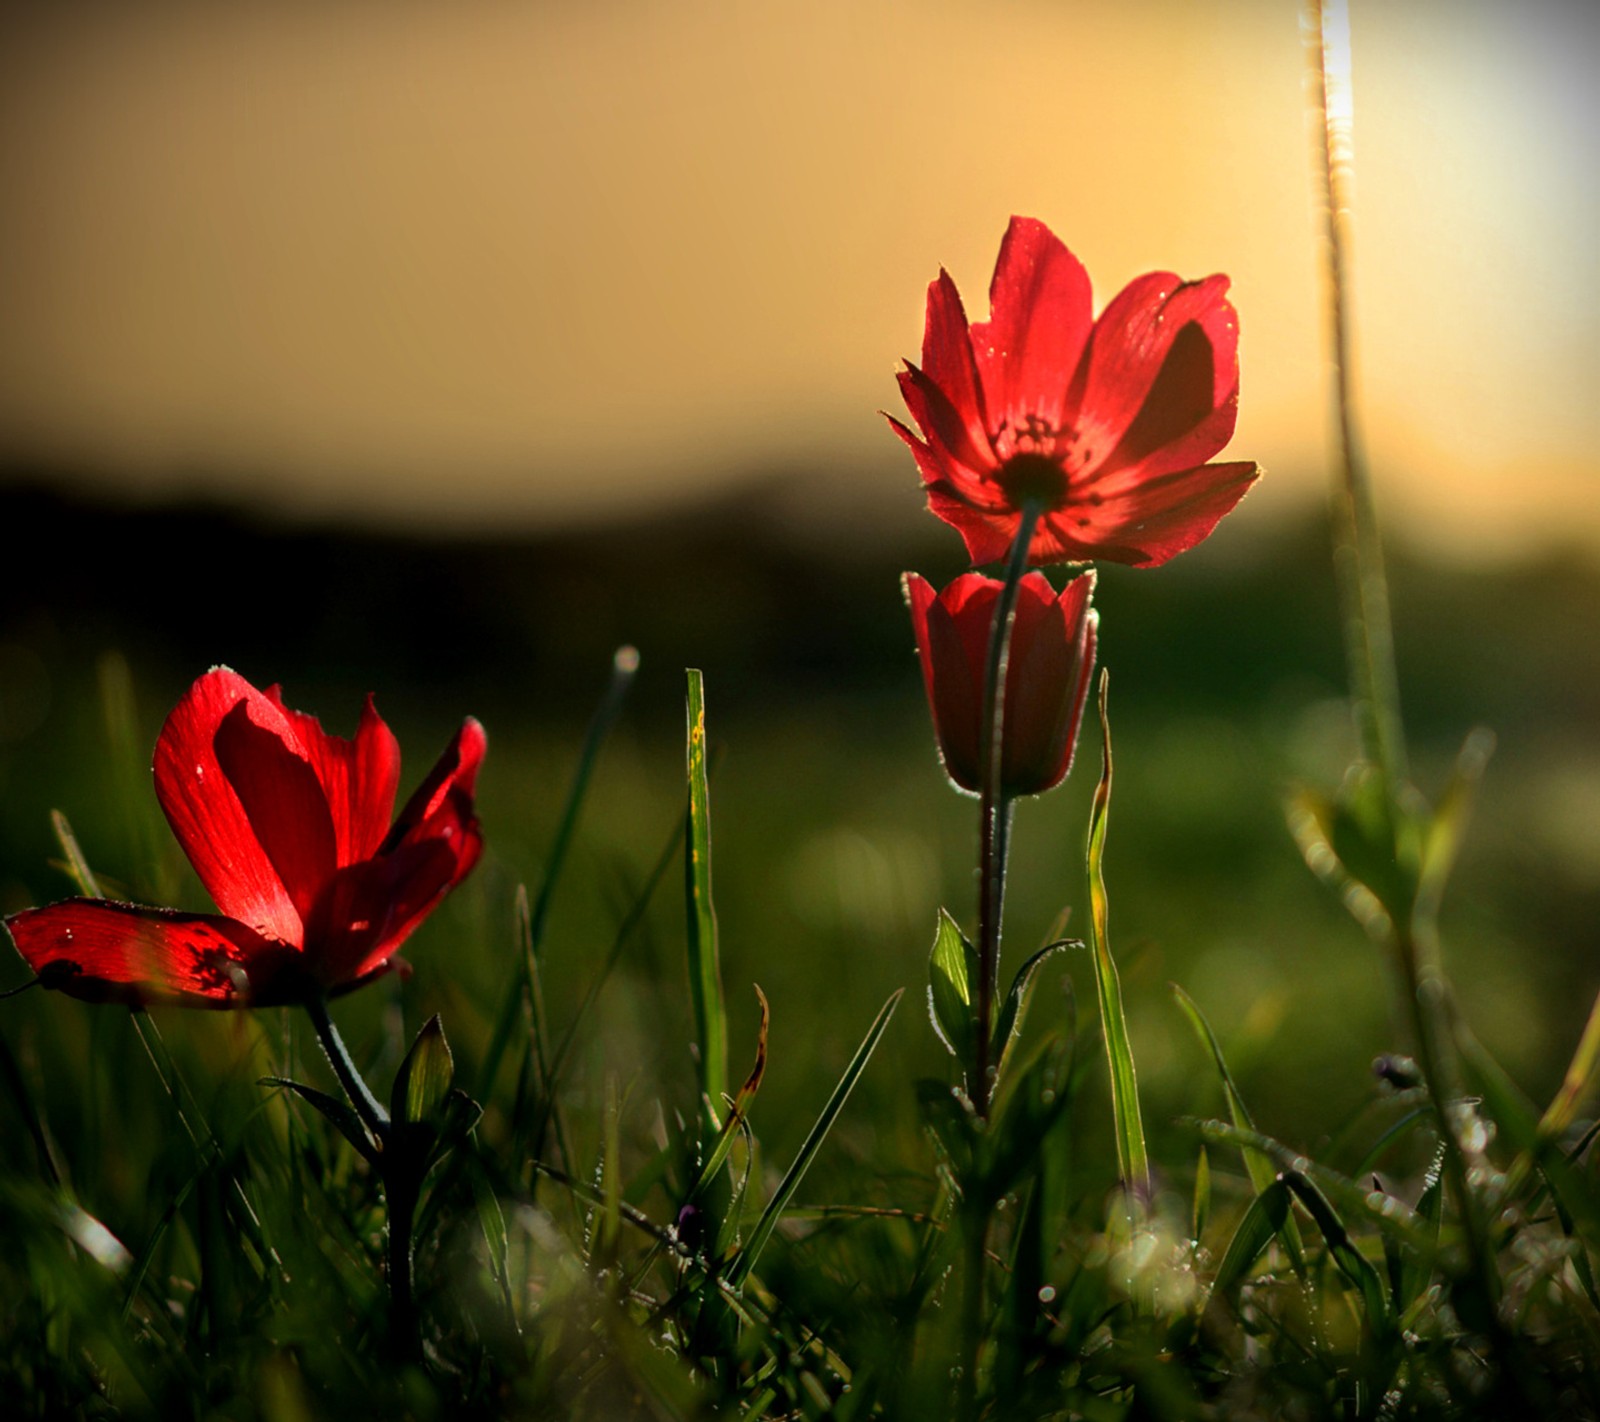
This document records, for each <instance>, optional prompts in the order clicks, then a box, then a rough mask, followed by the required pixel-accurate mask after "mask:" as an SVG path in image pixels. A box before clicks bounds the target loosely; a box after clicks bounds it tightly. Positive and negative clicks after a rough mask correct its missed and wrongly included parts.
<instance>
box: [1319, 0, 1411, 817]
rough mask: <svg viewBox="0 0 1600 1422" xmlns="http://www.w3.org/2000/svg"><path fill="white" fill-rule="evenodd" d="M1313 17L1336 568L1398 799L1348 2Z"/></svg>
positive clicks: (1377, 758) (1398, 750)
mask: <svg viewBox="0 0 1600 1422" xmlns="http://www.w3.org/2000/svg"><path fill="white" fill-rule="evenodd" d="M1306 13H1307V18H1308V20H1309V22H1310V23H1309V24H1308V25H1307V27H1306V28H1307V31H1308V34H1309V37H1310V49H1311V62H1312V70H1313V79H1314V81H1315V92H1316V96H1317V103H1318V109H1319V114H1318V116H1319V118H1320V120H1321V123H1320V125H1319V127H1320V137H1321V154H1320V156H1321V159H1322V162H1321V165H1320V168H1321V172H1320V176H1321V178H1322V182H1323V199H1324V216H1325V218H1326V224H1327V225H1326V232H1325V236H1326V239H1327V249H1326V250H1327V273H1328V291H1327V302H1328V326H1329V331H1328V339H1329V346H1330V350H1329V357H1330V361H1331V364H1332V367H1333V379H1334V400H1333V405H1334V411H1333V413H1334V432H1335V447H1336V478H1335V481H1334V488H1333V518H1334V529H1335V548H1334V560H1333V562H1334V570H1335V574H1336V576H1337V578H1338V584H1339V602H1340V615H1341V620H1342V622H1343V624H1344V640H1345V653H1346V656H1347V658H1348V660H1349V665H1350V678H1351V682H1352V690H1353V692H1354V697H1355V710H1356V721H1357V726H1358V729H1359V731H1360V734H1361V749H1362V754H1363V755H1364V756H1365V757H1366V758H1367V760H1368V761H1369V762H1371V763H1372V764H1373V765H1376V766H1377V767H1378V768H1379V770H1380V772H1381V773H1382V775H1383V780H1384V785H1385V788H1386V789H1387V791H1388V793H1389V795H1390V797H1393V796H1394V795H1395V794H1396V792H1397V791H1398V790H1399V788H1400V786H1401V784H1402V783H1403V782H1404V780H1405V777H1406V774H1407V771H1406V745H1405V732H1404V729H1403V727H1402V725H1401V721H1400V690H1399V680H1398V677H1397V676H1396V673H1395V659H1394V629H1393V625H1392V621H1391V618H1390V615H1389V584H1388V578H1387V576H1386V574H1385V572H1384V566H1383V547H1382V544H1381V543H1380V542H1379V537H1378V517H1377V510H1376V508H1375V506H1374V504H1373V499H1372V481H1371V479H1370V477H1369V476H1368V473H1367V467H1366V460H1365V457H1364V456H1363V453H1362V449H1361V442H1360V438H1359V433H1358V430H1357V427H1356V418H1355V408H1354V407H1355V397H1354V392H1353V389H1352V383H1351V368H1352V346H1353V342H1352V338H1351V329H1350V277H1349V253H1348V246H1349V226H1350V175H1351V169H1352V166H1353V158H1352V148H1351V111H1352V108H1351V97H1350V69H1349V64H1350V35H1349V16H1348V12H1347V10H1346V8H1345V5H1344V3H1343V0H1307V7H1306Z"/></svg>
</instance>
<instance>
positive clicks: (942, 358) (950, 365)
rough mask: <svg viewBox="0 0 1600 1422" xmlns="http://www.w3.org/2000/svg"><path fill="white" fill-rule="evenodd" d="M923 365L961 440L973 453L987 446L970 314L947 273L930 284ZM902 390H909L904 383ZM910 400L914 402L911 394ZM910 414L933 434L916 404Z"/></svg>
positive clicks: (953, 448) (952, 445) (953, 445)
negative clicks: (957, 427) (944, 400)
mask: <svg viewBox="0 0 1600 1422" xmlns="http://www.w3.org/2000/svg"><path fill="white" fill-rule="evenodd" d="M907 364H909V362H907ZM922 368H923V370H924V371H925V372H926V373H927V379H928V380H929V381H930V382H931V383H932V384H933V385H934V386H936V387H937V388H938V389H939V390H940V391H941V392H942V393H943V394H944V397H945V399H946V401H947V402H948V404H949V407H950V410H951V413H952V415H953V416H954V418H955V420H956V422H958V423H959V425H960V427H961V429H962V431H963V433H964V436H965V439H964V441H963V442H964V443H966V444H968V445H970V446H971V447H972V448H973V450H975V451H977V450H986V449H988V448H989V422H988V417H987V415H986V414H985V412H984V404H983V389H982V386H981V385H980V384H979V381H978V367H977V365H976V364H975V363H974V361H973V356H972V341H971V339H970V338H969V336H968V332H967V313H966V312H965V311H964V310H963V309H962V306H961V294H960V293H959V292H958V291H957V290H956V284H955V283H954V282H953V281H951V280H950V274H949V273H948V272H946V271H941V272H940V273H939V279H938V281H936V282H933V283H932V284H931V285H930V286H929V287H928V314H927V320H926V322H925V324H924V325H923V328H922ZM901 388H902V389H904V388H905V386H904V382H902V384H901ZM906 404H907V405H911V400H910V398H909V397H908V398H907V400H906ZM911 413H912V414H913V415H915V416H916V419H917V423H918V424H920V425H922V430H923V433H924V434H927V435H929V436H930V437H931V436H932V433H933V431H932V430H931V429H930V428H929V427H928V425H927V424H926V423H925V422H924V421H923V419H922V416H921V415H918V414H917V411H916V408H915V406H912V410H911ZM947 443H948V447H949V448H950V450H951V452H952V453H956V454H958V457H963V458H964V457H965V456H963V455H959V452H958V445H957V444H956V443H953V442H947ZM989 462H991V463H992V462H993V461H992V460H990V461H989Z"/></svg>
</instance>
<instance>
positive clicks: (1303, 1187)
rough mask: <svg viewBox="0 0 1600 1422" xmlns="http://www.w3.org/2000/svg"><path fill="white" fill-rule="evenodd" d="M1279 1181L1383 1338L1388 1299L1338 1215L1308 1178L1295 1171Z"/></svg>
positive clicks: (1389, 1319) (1388, 1325)
mask: <svg viewBox="0 0 1600 1422" xmlns="http://www.w3.org/2000/svg"><path fill="white" fill-rule="evenodd" d="M1283 1180H1284V1183H1285V1184H1286V1185H1287V1186H1288V1187H1289V1188H1290V1190H1292V1191H1293V1192H1294V1195H1295V1198H1296V1199H1298V1200H1299V1201H1300V1203H1301V1204H1302V1205H1304V1206H1305V1207H1306V1211H1307V1213H1308V1214H1310V1216H1311V1218H1312V1219H1313V1220H1315V1221H1316V1225H1317V1228H1318V1229H1319V1230H1321V1231H1322V1237H1323V1239H1324V1240H1326V1241H1327V1244H1328V1250H1329V1252H1330V1253H1331V1254H1332V1255H1333V1262H1334V1263H1335V1264H1337V1265H1338V1266H1339V1272H1340V1273H1342V1274H1343V1275H1344V1276H1345V1278H1347V1279H1348V1280H1349V1281H1350V1282H1351V1283H1352V1284H1354V1285H1355V1286H1356V1289H1357V1290H1358V1291H1359V1292H1360V1294H1361V1298H1362V1301H1363V1302H1364V1303H1365V1304H1366V1317H1367V1324H1368V1326H1369V1327H1370V1328H1371V1329H1372V1331H1373V1333H1374V1334H1376V1335H1377V1336H1378V1337H1380V1338H1381V1337H1386V1336H1387V1335H1388V1334H1389V1333H1390V1332H1391V1331H1392V1327H1391V1326H1392V1324H1393V1318H1392V1316H1391V1315H1390V1312H1389V1296H1388V1294H1387V1293H1386V1292H1385V1291H1384V1287H1383V1281H1382V1280H1381V1279H1380V1278H1379V1277H1378V1271H1377V1270H1376V1269H1374V1268H1373V1267H1372V1265H1371V1263H1370V1262H1369V1261H1368V1259H1367V1257H1366V1255H1364V1254H1362V1252H1361V1251H1360V1250H1359V1249H1357V1248H1356V1246H1355V1243H1354V1241H1352V1240H1351V1238H1350V1232H1349V1231H1348V1230H1347V1229H1345V1227H1344V1221H1343V1220H1341V1219H1340V1218H1339V1214H1338V1211H1336V1210H1335V1209H1334V1208H1333V1205H1332V1204H1331V1203H1329V1200H1328V1197H1327V1196H1326V1195H1324V1194H1323V1193H1322V1191H1321V1190H1319V1189H1318V1188H1317V1186H1316V1184H1315V1182H1314V1181H1312V1180H1311V1178H1310V1177H1309V1176H1307V1175H1303V1174H1301V1172H1300V1171H1298V1170H1288V1171H1285V1172H1284V1176H1283Z"/></svg>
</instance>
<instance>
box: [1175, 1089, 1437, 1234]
mask: <svg viewBox="0 0 1600 1422" xmlns="http://www.w3.org/2000/svg"><path fill="white" fill-rule="evenodd" d="M1179 1124H1180V1125H1186V1126H1188V1127H1190V1128H1191V1129H1193V1130H1195V1131H1197V1132H1198V1133H1199V1135H1200V1138H1201V1139H1202V1140H1204V1141H1207V1142H1209V1143H1210V1144H1212V1145H1230V1146H1237V1147H1245V1146H1248V1147H1251V1148H1252V1149H1255V1150H1259V1151H1262V1152H1264V1153H1265V1154H1267V1155H1268V1156H1270V1157H1271V1158H1272V1159H1273V1160H1274V1161H1276V1162H1277V1164H1278V1166H1279V1167H1280V1169H1281V1170H1282V1171H1283V1172H1284V1173H1285V1174H1288V1173H1294V1174H1301V1175H1305V1176H1307V1177H1311V1178H1314V1179H1315V1181H1316V1183H1317V1185H1318V1186H1319V1187H1320V1188H1321V1189H1323V1190H1324V1191H1326V1192H1327V1193H1328V1194H1329V1195H1331V1196H1332V1197H1333V1198H1334V1199H1336V1200H1337V1201H1338V1202H1339V1206H1340V1208H1341V1209H1343V1210H1344V1211H1345V1213H1346V1214H1359V1215H1360V1216H1361V1217H1362V1218H1364V1219H1366V1220H1368V1221H1370V1222H1371V1223H1372V1224H1374V1225H1376V1226H1377V1227H1378V1228H1379V1229H1381V1230H1384V1231H1386V1232H1389V1233H1392V1234H1393V1235H1394V1236H1395V1237H1396V1238H1398V1239H1400V1240H1401V1241H1403V1242H1404V1243H1406V1244H1409V1245H1411V1246H1412V1247H1413V1248H1416V1249H1421V1250H1428V1249H1430V1248H1431V1247H1432V1241H1433V1238H1434V1235H1433V1231H1432V1230H1431V1229H1430V1228H1429V1227H1428V1226H1427V1224H1426V1223H1425V1222H1424V1221H1422V1220H1420V1219H1419V1218H1418V1217H1417V1215H1416V1212H1415V1211H1414V1210H1412V1209H1410V1208H1409V1207H1408V1206H1407V1205H1406V1204H1405V1203H1404V1202H1403V1201H1401V1200H1397V1199H1395V1197H1394V1196H1393V1195H1387V1194H1384V1193H1383V1192H1382V1191H1381V1190H1368V1189H1363V1188H1362V1187H1361V1186H1360V1185H1357V1184H1356V1183H1355V1181H1353V1180H1351V1179H1350V1178H1349V1177H1348V1176H1345V1175H1341V1174H1340V1173H1339V1172H1338V1171H1337V1170H1330V1169H1329V1168H1328V1167H1327V1166H1325V1165H1318V1164H1317V1163H1316V1161H1314V1160H1310V1159H1308V1158H1307V1157H1306V1156H1304V1155H1302V1154H1300V1152H1299V1151H1297V1150H1293V1149H1291V1148H1290V1147H1289V1146H1286V1145H1284V1144H1283V1142H1282V1141H1276V1140H1274V1139H1273V1138H1272V1137H1271V1136H1264V1135H1262V1134H1261V1133H1260V1132H1259V1131H1243V1130H1240V1129H1239V1127H1237V1126H1234V1125H1231V1124H1230V1123H1228V1122H1226V1121H1196V1120H1194V1119H1193V1118H1188V1119H1185V1120H1181V1121H1180V1122H1179Z"/></svg>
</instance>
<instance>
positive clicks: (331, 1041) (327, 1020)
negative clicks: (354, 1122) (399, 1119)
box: [306, 993, 389, 1145]
mask: <svg viewBox="0 0 1600 1422" xmlns="http://www.w3.org/2000/svg"><path fill="white" fill-rule="evenodd" d="M306 1013H307V1015H308V1016H309V1017H310V1018H311V1025H312V1026H313V1027H314V1028H316V1032H317V1040H318V1041H319V1042H321V1043H322V1050H323V1052H324V1053H325V1054H326V1055H327V1058H328V1065H329V1066H331V1067H332V1068H333V1074H334V1075H335V1076H336V1077H338V1078H339V1085H340V1086H341V1087H343V1088H344V1094H345V1095H346V1096H347V1097H348V1098H349V1099H350V1104H351V1105H352V1106H353V1107H355V1112H356V1115H358V1116H359V1117H361V1121H362V1124H363V1125H365V1126H366V1128H367V1129H368V1130H369V1131H371V1132H372V1134H373V1137H374V1138H375V1139H376V1140H377V1141H378V1142H379V1144H380V1145H381V1144H382V1143H383V1142H384V1141H385V1140H386V1138H387V1137H388V1134H389V1113H388V1112H387V1111H385V1110H384V1109H383V1106H382V1105H381V1104H380V1103H379V1101H378V1098H377V1097H376V1096H374V1095H373V1094H372V1091H371V1089H370V1088H369V1087H368V1086H367V1083H366V1082H365V1081H364V1080H362V1077H361V1073H360V1072H359V1071H357V1070H356V1064H355V1063H354V1062H353V1061H351V1060H350V1052H349V1049H348V1048H346V1046H345V1044H344V1038H343V1037H341V1036H340V1035H339V1029H338V1028H337V1027H335V1026H334V1025H333V1019H332V1018H331V1017H329V1016H328V1000H327V998H325V997H323V996H322V995H321V994H320V993H319V994H317V995H316V996H314V997H311V998H308V999H307V1000H306Z"/></svg>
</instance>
